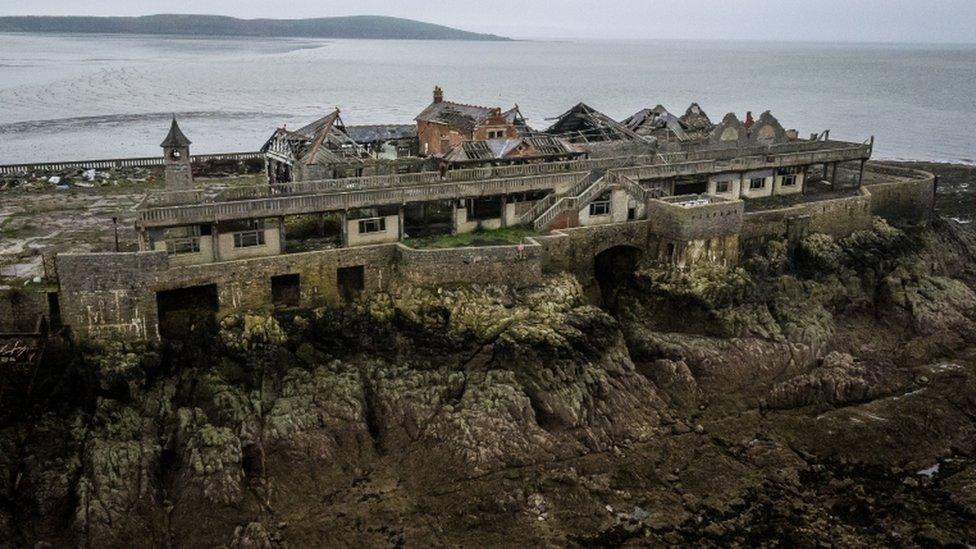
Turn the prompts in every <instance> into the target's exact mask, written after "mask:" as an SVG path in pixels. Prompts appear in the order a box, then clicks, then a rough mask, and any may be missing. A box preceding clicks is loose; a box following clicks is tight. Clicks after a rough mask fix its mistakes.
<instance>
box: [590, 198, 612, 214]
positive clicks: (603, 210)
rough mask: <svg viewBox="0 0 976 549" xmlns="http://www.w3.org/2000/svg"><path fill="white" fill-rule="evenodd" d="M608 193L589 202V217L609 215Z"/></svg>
mask: <svg viewBox="0 0 976 549" xmlns="http://www.w3.org/2000/svg"><path fill="white" fill-rule="evenodd" d="M610 209H611V208H610V193H604V194H603V195H602V196H600V198H597V199H596V200H594V201H593V202H590V215H610Z"/></svg>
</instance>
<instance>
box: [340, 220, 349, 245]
mask: <svg viewBox="0 0 976 549" xmlns="http://www.w3.org/2000/svg"><path fill="white" fill-rule="evenodd" d="M348 221H349V212H341V213H340V214H339V234H341V235H342V236H341V238H340V240H339V244H340V245H341V246H342V247H343V248H345V247H347V246H349V223H348Z"/></svg>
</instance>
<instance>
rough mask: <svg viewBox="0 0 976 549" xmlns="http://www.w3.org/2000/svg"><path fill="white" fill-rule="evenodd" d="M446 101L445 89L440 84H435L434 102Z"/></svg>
mask: <svg viewBox="0 0 976 549" xmlns="http://www.w3.org/2000/svg"><path fill="white" fill-rule="evenodd" d="M443 101H444V90H442V89H441V87H440V86H434V103H441V102H443Z"/></svg>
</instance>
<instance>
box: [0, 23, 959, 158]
mask: <svg viewBox="0 0 976 549" xmlns="http://www.w3.org/2000/svg"><path fill="white" fill-rule="evenodd" d="M434 84H439V85H440V86H442V87H443V88H444V90H445V95H446V97H447V98H448V99H451V100H454V101H460V102H467V103H477V104H484V105H491V106H502V107H508V106H511V105H512V104H515V103H517V104H518V105H519V106H520V107H521V109H522V112H523V113H524V114H525V115H526V116H527V117H528V118H529V122H530V124H532V125H533V126H535V127H539V128H544V127H545V126H546V125H547V124H548V123H547V120H546V119H547V118H549V117H553V116H556V115H558V114H560V113H561V112H563V111H564V110H566V109H567V108H569V107H570V106H572V105H574V104H575V103H577V102H579V101H583V102H586V103H587V104H589V105H591V106H592V107H594V108H597V109H599V110H602V111H604V112H606V113H607V114H609V115H611V116H614V117H616V118H623V117H626V116H628V115H630V114H632V113H633V112H635V111H637V110H638V109H641V108H644V107H653V106H654V105H656V104H658V103H661V104H663V105H665V106H666V107H668V108H669V109H671V110H672V111H676V112H678V111H680V112H684V109H685V108H686V107H687V106H688V104H689V103H691V102H692V101H697V102H699V103H700V104H701V105H702V107H703V108H704V109H705V110H706V112H708V114H709V115H710V116H711V117H712V119H713V120H716V121H717V120H719V119H721V117H722V115H723V114H724V113H726V112H729V111H735V112H737V113H738V114H739V115H740V116H742V115H743V114H744V113H745V111H747V110H751V111H753V112H755V113H756V114H758V113H759V112H761V111H764V110H767V109H770V110H772V111H773V113H774V114H775V115H776V116H777V117H779V119H780V121H781V122H782V123H783V125H784V126H786V127H788V128H796V129H798V130H799V131H800V133H801V135H806V134H809V133H812V132H818V131H822V130H825V129H830V130H831V133H832V135H833V136H835V137H838V138H843V139H847V140H855V141H860V140H865V139H868V138H870V137H871V136H872V135H874V136H876V139H877V142H876V143H877V146H876V156H879V157H883V158H897V159H920V160H935V161H951V162H966V163H972V162H973V161H974V159H976V46H919V45H855V44H843V45H826V44H807V43H764V42H749V43H744V42H691V41H688V42H685V41H682V42H665V41H639V42H638V41H634V42H623V41H566V42H552V41H549V42H536V41H517V42H425V41H372V40H307V39H250V38H249V39H226V38H219V39H216V38H215V39H201V38H181V37H159V36H104V35H48V34H45V35H41V34H0V164H3V163H15V162H40V161H53V160H71V159H91V158H112V157H120V156H146V155H155V154H158V153H159V149H158V146H157V145H158V143H159V141H160V140H161V139H162V137H163V136H164V135H165V133H166V129H167V125H168V119H169V117H170V116H171V115H172V114H176V115H177V116H179V117H180V123H181V125H182V126H183V128H184V130H185V131H186V133H187V134H188V135H189V136H190V138H191V139H192V140H193V142H194V152H199V153H205V152H231V151H250V150H256V149H257V148H258V147H260V146H261V144H262V143H263V142H264V140H265V139H266V138H267V137H268V136H269V135H270V133H271V131H272V130H273V129H274V128H275V127H278V126H281V125H283V124H287V125H289V126H299V125H301V124H303V123H305V122H308V121H309V120H310V119H313V118H316V117H318V116H320V115H322V114H323V113H325V112H326V111H328V110H330V109H332V108H333V107H336V106H338V107H340V108H341V110H342V115H343V118H344V120H345V122H346V124H350V125H351V124H371V123H411V121H412V120H413V117H414V115H416V114H417V113H418V112H419V111H420V110H421V109H423V108H424V107H425V106H426V105H427V104H428V103H429V101H430V92H431V89H432V88H433V86H434Z"/></svg>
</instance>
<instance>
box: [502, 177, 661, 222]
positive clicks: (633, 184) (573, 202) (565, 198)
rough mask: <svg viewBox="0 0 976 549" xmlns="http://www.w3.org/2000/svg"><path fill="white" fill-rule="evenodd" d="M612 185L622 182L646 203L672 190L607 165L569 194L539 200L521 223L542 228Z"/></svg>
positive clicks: (638, 198)
mask: <svg viewBox="0 0 976 549" xmlns="http://www.w3.org/2000/svg"><path fill="white" fill-rule="evenodd" d="M611 185H620V186H621V187H623V188H624V189H625V190H626V191H627V192H628V193H629V194H630V195H631V196H633V197H634V198H636V199H637V200H639V201H640V202H646V201H647V200H648V199H650V198H663V197H665V196H669V193H668V192H667V191H665V190H664V189H661V188H653V189H648V188H645V187H644V186H643V185H641V184H640V183H638V182H637V181H634V180H633V179H631V178H630V177H627V176H624V175H620V174H618V173H616V172H611V171H607V169H605V168H602V169H595V170H593V171H591V172H590V173H589V174H587V175H586V176H585V177H583V178H582V179H580V180H579V182H577V183H576V184H574V185H573V186H572V187H570V188H569V190H567V191H566V192H565V193H563V194H560V195H557V194H555V193H553V194H549V195H546V197H545V198H543V199H542V200H539V201H538V202H536V203H535V205H533V206H532V208H531V209H529V210H528V211H526V212H525V213H524V214H522V216H521V217H520V218H519V223H521V224H523V225H528V224H529V223H531V224H532V227H533V228H534V229H535V230H537V231H541V230H543V229H545V228H546V227H548V226H549V224H550V223H552V222H553V220H554V219H556V217H557V216H558V215H559V214H561V213H563V212H566V211H570V210H573V209H579V208H582V207H584V206H586V205H587V204H589V203H590V202H592V201H593V200H594V199H596V198H597V197H598V196H600V195H601V194H603V191H605V190H607V188H609V187H610V186H611Z"/></svg>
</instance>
